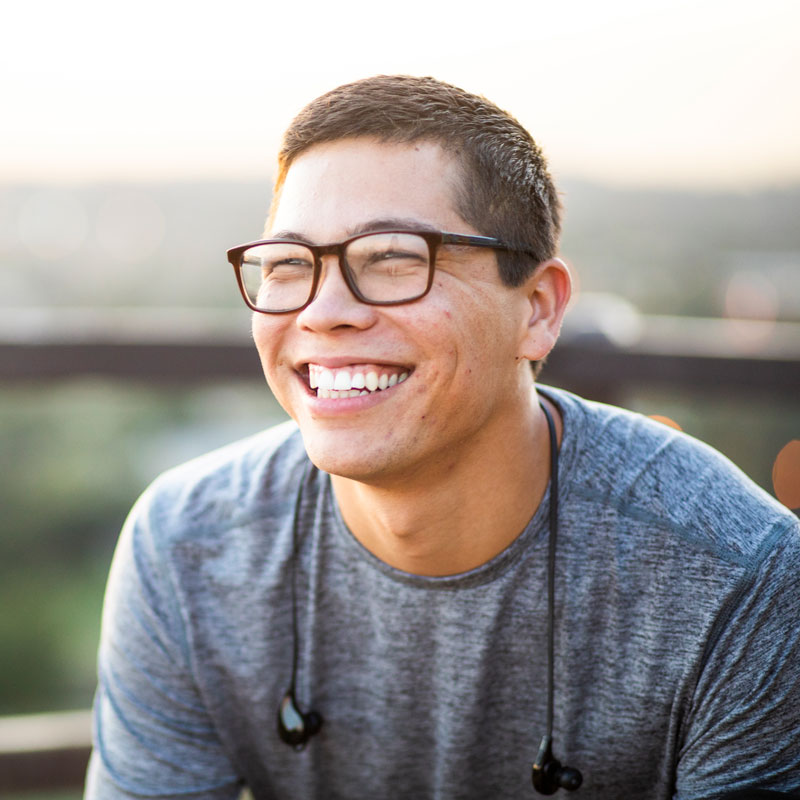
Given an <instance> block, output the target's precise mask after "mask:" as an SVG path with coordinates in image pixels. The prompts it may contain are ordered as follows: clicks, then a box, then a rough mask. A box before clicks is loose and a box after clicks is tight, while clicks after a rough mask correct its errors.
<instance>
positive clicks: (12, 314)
mask: <svg viewBox="0 0 800 800" xmlns="http://www.w3.org/2000/svg"><path fill="white" fill-rule="evenodd" d="M615 311H617V309H615V308H614V307H613V305H612V306H610V307H608V308H603V309H601V312H600V313H594V312H593V313H591V314H582V315H581V314H573V315H572V316H568V317H567V321H566V323H565V326H564V332H563V334H562V337H561V340H560V341H559V344H558V346H557V347H556V349H555V351H554V352H553V354H552V355H551V356H550V358H549V360H548V363H547V366H546V368H545V372H544V378H545V380H546V381H547V382H550V383H553V384H556V385H559V386H564V387H567V388H571V389H575V390H578V391H580V392H582V393H583V394H585V395H587V396H589V397H593V398H596V399H609V398H613V397H616V396H617V395H618V394H619V393H620V391H621V390H623V389H625V388H626V387H629V386H636V385H639V386H642V385H647V386H663V385H668V386H677V387H681V388H684V389H687V388H691V389H692V390H694V391H697V392H698V393H706V392H715V391H730V390H731V389H741V390H746V391H748V392H767V393H775V392H777V393H779V394H785V393H791V392H796V393H798V395H800V323H794V322H762V321H754V320H726V319H702V318H691V317H664V316H637V317H635V318H633V319H631V317H630V315H627V316H625V318H624V319H622V318H621V317H620V316H616V317H615V316H614V314H615ZM90 375H91V376H104V377H108V378H113V379H119V380H142V381H147V382H148V383H180V384H186V383H192V382H208V381H219V380H225V379H231V378H247V377H252V378H258V377H259V376H260V375H261V368H260V366H259V362H258V358H257V355H256V352H255V347H254V346H253V343H252V340H251V339H250V333H249V329H248V325H247V319H246V316H245V315H243V314H242V313H240V312H238V311H237V312H218V311H214V312H212V311H203V312H200V311H197V310H191V309H158V310H153V309H148V310H131V309H115V310H111V311H104V312H97V311H87V310H80V309H67V310H63V309H62V310H59V309H49V310H14V309H5V310H4V311H3V312H2V315H1V316H0V380H2V381H4V382H6V383H9V382H20V381H24V382H30V381H48V382H49V381H54V380H61V379H66V378H75V377H80V376H90Z"/></svg>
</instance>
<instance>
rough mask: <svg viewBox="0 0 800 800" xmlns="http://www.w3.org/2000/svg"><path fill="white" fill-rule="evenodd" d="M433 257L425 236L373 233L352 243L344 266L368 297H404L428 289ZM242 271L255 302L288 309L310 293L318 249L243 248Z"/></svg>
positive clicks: (392, 299) (277, 244)
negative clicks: (315, 251) (244, 249)
mask: <svg viewBox="0 0 800 800" xmlns="http://www.w3.org/2000/svg"><path fill="white" fill-rule="evenodd" d="M429 262H430V251H429V248H428V243H427V241H426V240H425V239H424V238H422V237H421V236H417V235H416V234H413V233H373V234H367V235H365V236H360V237H358V238H356V239H353V240H352V241H350V242H348V244H347V246H346V248H345V251H344V264H343V267H344V269H345V270H346V272H347V275H348V277H349V279H350V281H351V282H352V283H353V284H354V285H355V286H356V287H357V289H358V291H359V292H360V293H361V295H362V297H363V298H364V299H366V300H368V301H372V302H378V303H380V302H402V301H405V300H414V299H416V298H417V297H420V296H421V295H423V294H424V293H425V290H426V288H427V285H428V272H429V269H430V263H429ZM241 275H242V284H243V286H244V289H245V292H246V294H247V297H248V299H249V300H250V302H251V303H252V304H253V306H255V307H256V308H258V309H262V310H264V311H273V312H274V311H289V310H292V309H295V308H299V307H300V306H303V305H305V304H306V302H307V301H308V300H309V299H310V298H311V292H312V288H313V280H314V254H313V252H312V251H311V250H310V249H309V248H308V247H306V246H305V245H302V244H295V243H293V242H269V243H267V244H257V245H254V246H253V247H250V248H248V249H247V250H246V251H245V252H244V255H243V257H242V266H241Z"/></svg>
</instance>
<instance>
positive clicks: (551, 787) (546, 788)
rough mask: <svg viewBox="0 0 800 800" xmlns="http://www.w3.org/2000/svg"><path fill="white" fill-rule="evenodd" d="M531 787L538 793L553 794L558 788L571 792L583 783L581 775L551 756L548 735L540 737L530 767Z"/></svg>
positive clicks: (551, 747) (551, 749) (550, 744)
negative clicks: (540, 741) (539, 742)
mask: <svg viewBox="0 0 800 800" xmlns="http://www.w3.org/2000/svg"><path fill="white" fill-rule="evenodd" d="M531 780H532V781H533V788H534V789H536V791H537V792H539V794H555V793H556V792H557V791H558V790H559V789H566V790H567V791H568V792H572V791H574V790H575V789H577V788H578V787H579V786H580V785H581V784H582V783H583V775H581V773H580V772H579V771H578V770H577V769H573V768H572V767H562V766H561V762H560V761H559V760H558V759H557V758H554V757H553V746H552V742H551V740H550V737H549V736H545V737H544V738H543V739H542V743H541V745H539V753H538V754H537V756H536V761H534V762H533V767H532V769H531Z"/></svg>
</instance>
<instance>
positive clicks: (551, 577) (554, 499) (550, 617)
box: [540, 404, 558, 739]
mask: <svg viewBox="0 0 800 800" xmlns="http://www.w3.org/2000/svg"><path fill="white" fill-rule="evenodd" d="M540 405H541V408H542V411H544V416H545V418H546V419H547V429H548V430H549V432H550V504H549V506H550V509H549V510H550V536H549V537H548V547H547V738H548V739H552V738H553V695H554V689H553V683H554V670H553V661H554V660H555V646H554V627H555V624H554V617H555V582H556V539H557V538H558V439H557V438H556V427H555V424H554V423H553V418H552V416H551V415H550V412H549V411H548V410H547V409H546V408H545V407H544V404H540Z"/></svg>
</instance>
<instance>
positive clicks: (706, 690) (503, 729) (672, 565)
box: [87, 389, 800, 800]
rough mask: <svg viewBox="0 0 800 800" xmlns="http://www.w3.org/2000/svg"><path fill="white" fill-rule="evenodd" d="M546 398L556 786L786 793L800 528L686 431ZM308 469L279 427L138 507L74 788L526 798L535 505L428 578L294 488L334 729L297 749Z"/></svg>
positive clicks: (797, 772)
mask: <svg viewBox="0 0 800 800" xmlns="http://www.w3.org/2000/svg"><path fill="white" fill-rule="evenodd" d="M546 392H547V393H548V394H549V395H550V396H551V397H552V398H553V399H554V401H555V402H556V403H557V404H558V406H559V407H560V409H561V411H562V413H563V415H564V423H565V424H564V440H563V444H562V448H561V468H560V474H561V489H560V517H561V528H560V534H559V542H558V557H557V563H556V575H557V586H556V592H557V594H556V609H557V611H556V619H555V623H556V642H555V646H556V661H555V676H556V686H555V692H556V694H555V738H554V741H555V750H556V755H557V756H559V757H561V758H562V760H564V761H566V763H568V764H570V765H572V766H576V767H578V768H580V769H581V770H582V772H583V776H584V785H583V787H582V788H581V789H580V790H578V791H577V792H576V793H574V795H572V796H574V797H575V798H578V799H584V798H604V799H605V800H608V799H609V798H627V799H628V800H631V799H633V800H635V799H636V798H642V800H658V799H659V798H669V797H673V796H674V797H679V798H683V799H685V800H688V799H689V798H706V797H712V796H714V795H715V794H718V793H719V792H721V791H723V790H726V789H733V788H741V787H746V786H756V785H757V786H765V787H771V788H775V789H784V790H788V789H791V788H798V787H800V625H799V624H798V620H799V619H800V586H799V581H800V578H799V577H798V576H800V530H799V526H798V521H797V519H796V518H795V517H794V516H793V515H792V514H790V513H788V512H787V511H786V510H785V509H783V508H782V507H781V506H780V505H779V504H778V503H776V502H775V501H774V500H772V499H771V498H770V497H769V496H768V495H767V494H766V493H764V492H762V491H761V490H760V489H758V488H756V487H755V486H754V485H753V484H752V483H750V482H749V481H748V480H747V479H746V478H745V477H744V476H743V475H742V474H741V473H739V472H738V471H737V470H736V469H735V468H734V467H733V466H732V465H731V464H730V463H729V462H727V461H726V460H725V459H724V458H722V457H721V456H720V455H719V454H717V453H715V452H714V451H712V450H711V449H710V448H708V447H706V446H704V445H702V444H700V443H698V442H696V441H695V440H693V439H691V438H690V437H687V436H685V435H683V434H681V433H678V432H676V431H673V430H672V429H670V428H667V427H665V426H663V425H659V424H657V423H654V422H652V421H650V420H647V419H645V418H643V417H640V416H637V415H634V414H631V413H628V412H624V411H621V410H619V409H614V408H611V407H608V406H601V405H597V404H590V403H587V402H585V401H582V400H579V399H578V398H576V397H574V396H572V395H568V394H566V393H564V392H557V391H554V390H551V389H547V390H546ZM306 465H307V460H306V458H305V455H304V452H303V448H302V443H301V440H300V437H299V435H298V434H297V433H296V431H295V429H294V427H293V426H292V425H289V424H287V425H283V426H280V427H278V428H276V429H273V430H271V431H268V432H266V433H264V434H262V435H259V436H256V437H254V438H251V439H248V440H246V441H244V442H240V443H238V444H235V445H232V446H230V447H228V448H225V449H223V450H220V451H217V452H215V453H212V454H210V455H208V456H206V457H204V458H201V459H198V460H195V461H193V462H191V463H189V464H186V465H184V466H182V467H179V468H177V469H175V470H172V471H171V472H169V473H167V474H165V475H163V476H162V477H161V478H160V479H159V480H158V481H156V483H155V484H154V485H153V486H152V487H151V488H150V489H149V490H148V491H147V492H146V493H145V494H144V495H143V497H142V498H141V500H140V501H139V503H138V504H137V505H136V507H135V508H134V510H133V512H132V513H131V516H130V518H129V520H128V522H127V524H126V526H125V529H124V531H123V534H122V537H121V539H120V542H119V546H118V549H117V553H116V556H115V559H114V564H113V568H112V572H111V577H110V582H109V588H108V594H107V599H106V607H105V612H104V619H103V636H102V643H101V649H100V657H99V671H100V685H99V689H98V695H97V700H96V705H95V724H96V731H95V751H94V754H93V757H92V762H91V766H90V771H89V781H88V788H87V797H88V798H92V800H94V799H95V798H103V800H106V799H113V798H124V797H132V796H147V797H175V796H180V797H183V798H194V797H198V798H199V797H203V798H232V797H235V796H236V795H237V794H238V791H239V787H240V786H241V783H242V782H244V783H246V784H247V785H249V786H250V787H251V789H252V791H253V794H254V795H255V797H256V798H257V799H260V798H290V797H300V798H347V799H348V800H355V799H356V798H370V800H375V798H414V799H415V800H419V798H441V799H444V798H531V797H533V796H535V795H534V793H533V789H532V787H531V783H530V765H531V762H532V760H533V758H534V756H535V754H536V751H537V748H538V745H539V740H540V738H541V735H542V733H543V731H544V727H545V706H546V688H545V687H546V679H545V670H546V657H545V626H546V580H545V576H546V552H547V531H548V529H547V504H548V501H549V494H548V496H546V497H545V500H544V502H543V503H542V505H541V506H540V508H539V510H538V511H537V513H536V514H535V516H534V518H533V519H532V520H531V522H530V524H529V525H528V526H527V528H526V529H525V530H524V531H523V532H522V533H521V535H520V536H519V537H518V538H517V539H516V541H514V542H513V543H512V544H511V545H510V546H509V547H508V548H507V549H506V550H505V551H504V552H502V553H501V554H499V555H498V556H497V557H496V558H494V559H493V560H492V561H490V562H489V563H487V564H485V565H483V566H481V567H479V568H477V569H475V570H472V571H470V572H468V573H465V574H462V575H458V576H454V577H445V578H425V577H419V576H414V575H409V574H406V573H402V572H399V571H398V570H395V569H393V568H390V567H388V566H387V565H385V564H384V563H382V562H380V561H379V560H377V559H376V558H375V557H373V556H372V555H371V554H370V553H369V552H367V551H366V550H364V548H362V547H361V545H360V544H359V543H358V542H357V541H356V540H355V539H354V538H353V536H352V535H351V534H350V533H349V532H348V531H347V529H346V528H345V526H344V524H343V522H342V519H341V517H340V515H339V512H338V509H337V507H336V503H335V500H334V498H333V494H332V491H331V486H330V480H329V477H328V476H327V475H324V474H320V473H318V472H316V471H315V470H313V471H311V472H310V473H309V475H308V481H307V485H306V488H305V490H304V492H303V500H302V507H301V511H300V525H299V531H300V553H299V559H298V575H297V579H298V588H299V592H298V596H299V605H298V613H299V631H300V635H299V645H300V663H299V672H298V678H297V693H298V701H299V703H300V704H301V706H302V707H304V708H306V709H308V708H311V707H313V708H314V709H316V710H318V711H319V712H321V713H322V714H323V716H324V717H325V723H324V725H323V728H322V730H321V732H320V733H319V734H318V735H317V736H316V737H314V738H313V739H312V740H311V742H310V744H309V745H308V747H307V748H306V749H305V750H303V751H302V752H295V751H294V750H292V749H291V748H289V747H288V746H287V745H285V744H283V743H282V742H281V741H280V740H279V739H278V735H277V732H276V712H277V708H278V704H279V701H280V699H281V697H282V696H283V694H284V692H285V690H286V688H287V686H288V683H289V679H290V674H291V654H292V627H291V588H290V575H291V572H290V563H291V553H292V524H293V516H294V507H295V501H296V497H297V489H298V486H299V485H300V483H301V481H302V479H303V476H304V474H305V471H306V468H307V467H306ZM476 491H480V487H476ZM560 794H564V795H565V794H566V793H565V792H561V793H560Z"/></svg>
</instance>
